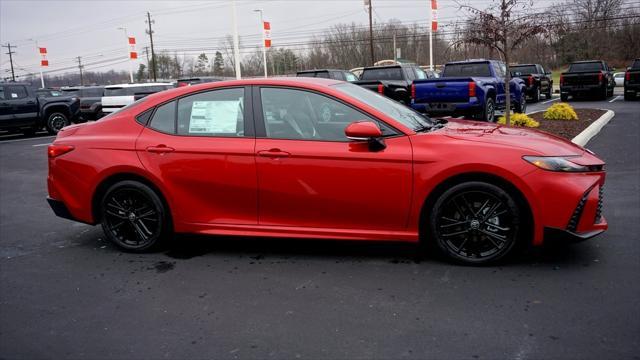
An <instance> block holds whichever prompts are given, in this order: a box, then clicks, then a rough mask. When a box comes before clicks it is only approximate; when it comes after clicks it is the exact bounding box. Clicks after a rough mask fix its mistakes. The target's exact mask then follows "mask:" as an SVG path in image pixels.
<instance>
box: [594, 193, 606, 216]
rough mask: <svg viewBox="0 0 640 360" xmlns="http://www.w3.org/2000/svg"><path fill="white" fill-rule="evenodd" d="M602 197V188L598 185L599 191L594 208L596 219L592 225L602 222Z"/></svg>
mask: <svg viewBox="0 0 640 360" xmlns="http://www.w3.org/2000/svg"><path fill="white" fill-rule="evenodd" d="M603 195H604V186H602V185H600V190H599V191H598V207H597V208H596V218H595V221H594V224H598V223H600V220H602V203H603V202H604V201H603Z"/></svg>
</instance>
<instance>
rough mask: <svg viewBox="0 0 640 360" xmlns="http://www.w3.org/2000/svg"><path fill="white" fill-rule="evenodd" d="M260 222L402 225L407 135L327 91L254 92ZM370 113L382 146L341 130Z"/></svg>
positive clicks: (408, 174) (408, 178) (407, 195)
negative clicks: (373, 145) (351, 137)
mask: <svg viewBox="0 0 640 360" xmlns="http://www.w3.org/2000/svg"><path fill="white" fill-rule="evenodd" d="M254 104H255V105H256V107H255V116H256V130H257V139H256V163H257V170H258V188H259V194H258V208H259V210H258V214H259V224H260V225H269V226H292V227H312V228H324V229H331V228H333V229H362V230H402V229H404V228H406V226H407V217H408V213H409V208H410V205H411V189H412V163H411V161H412V154H411V143H410V141H409V139H408V138H407V137H406V136H404V135H401V134H400V133H397V132H395V130H393V129H391V128H390V127H388V126H386V125H385V124H384V123H381V122H378V121H377V120H375V119H372V118H371V117H370V116H368V115H366V114H364V113H362V112H360V111H358V110H356V109H355V108H353V107H351V106H349V105H347V104H345V103H342V102H340V101H338V100H336V99H333V98H329V97H327V96H324V95H321V94H318V93H315V92H311V91H306V90H302V89H296V88H279V87H261V88H259V89H258V88H256V91H255V92H254ZM363 120H368V121H375V122H378V124H379V126H381V129H382V130H383V134H387V135H388V136H387V137H386V138H385V143H386V148H385V149H383V150H379V151H374V150H371V149H370V148H369V144H368V143H366V142H354V141H350V140H348V139H347V138H346V137H345V135H344V128H345V127H346V126H347V125H348V124H349V123H351V122H353V121H363Z"/></svg>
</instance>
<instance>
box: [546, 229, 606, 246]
mask: <svg viewBox="0 0 640 360" xmlns="http://www.w3.org/2000/svg"><path fill="white" fill-rule="evenodd" d="M604 231H605V230H604V229H599V230H592V231H586V232H580V233H576V232H573V231H569V230H566V229H558V228H553V227H546V228H544V241H545V242H556V241H559V242H566V243H577V242H581V241H585V240H588V239H591V238H592V237H595V236H598V235H600V234H602V233H603V232H604Z"/></svg>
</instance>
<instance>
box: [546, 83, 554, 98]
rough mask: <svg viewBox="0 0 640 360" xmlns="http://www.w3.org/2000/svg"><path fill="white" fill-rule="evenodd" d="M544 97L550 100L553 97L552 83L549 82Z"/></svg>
mask: <svg viewBox="0 0 640 360" xmlns="http://www.w3.org/2000/svg"><path fill="white" fill-rule="evenodd" d="M545 97H546V98H547V100H550V99H551V98H552V97H553V85H551V84H549V86H548V89H547V92H546V94H545Z"/></svg>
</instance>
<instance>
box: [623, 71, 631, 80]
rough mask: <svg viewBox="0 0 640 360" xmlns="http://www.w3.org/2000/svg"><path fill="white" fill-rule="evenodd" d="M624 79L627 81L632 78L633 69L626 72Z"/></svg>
mask: <svg viewBox="0 0 640 360" xmlns="http://www.w3.org/2000/svg"><path fill="white" fill-rule="evenodd" d="M624 79H625V80H627V81H629V80H631V71H627V72H626V73H625V74H624Z"/></svg>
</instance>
